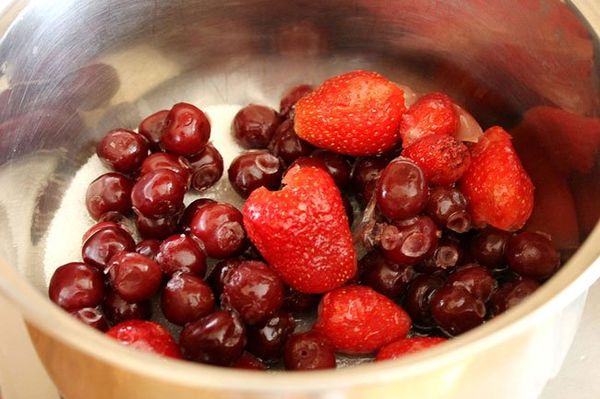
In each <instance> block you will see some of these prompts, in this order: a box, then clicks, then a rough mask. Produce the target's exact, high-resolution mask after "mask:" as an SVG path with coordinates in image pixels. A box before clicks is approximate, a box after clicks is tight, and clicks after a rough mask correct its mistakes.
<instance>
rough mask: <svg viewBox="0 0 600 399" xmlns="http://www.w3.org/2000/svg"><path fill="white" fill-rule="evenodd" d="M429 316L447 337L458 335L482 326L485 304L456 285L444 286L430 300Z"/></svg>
mask: <svg viewBox="0 0 600 399" xmlns="http://www.w3.org/2000/svg"><path fill="white" fill-rule="evenodd" d="M431 315H432V316H433V319H434V320H435V321H436V323H437V324H438V326H439V327H440V328H441V329H442V330H444V331H445V332H446V333H448V334H449V335H458V334H461V333H464V332H466V331H469V330H471V329H472V328H474V327H477V326H478V325H480V324H482V323H483V321H484V320H485V315H486V308H485V303H484V302H483V301H482V300H481V299H479V298H477V297H476V296H475V295H473V294H471V293H470V292H469V291H468V290H467V289H466V288H464V287H462V286H458V285H446V286H444V287H442V288H440V289H439V290H437V292H436V293H435V294H434V295H433V297H432V298H431Z"/></svg>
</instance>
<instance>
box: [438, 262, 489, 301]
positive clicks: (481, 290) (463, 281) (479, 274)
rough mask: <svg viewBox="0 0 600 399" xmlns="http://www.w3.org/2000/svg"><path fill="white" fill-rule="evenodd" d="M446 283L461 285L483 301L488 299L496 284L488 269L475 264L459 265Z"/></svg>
mask: <svg viewBox="0 0 600 399" xmlns="http://www.w3.org/2000/svg"><path fill="white" fill-rule="evenodd" d="M447 284H449V285H455V286H460V287H463V288H465V289H466V290H467V291H469V292H470V293H471V294H472V295H473V296H475V297H476V298H478V299H480V300H482V301H483V302H487V301H489V299H490V297H491V296H492V292H494V290H495V289H496V287H497V286H498V282H497V281H496V279H495V278H494V277H493V276H492V274H491V273H490V272H489V270H488V269H487V268H485V267H483V266H479V265H477V264H470V265H465V266H463V267H461V268H460V269H459V270H457V271H455V272H454V273H452V274H451V275H450V276H449V277H448V282H447Z"/></svg>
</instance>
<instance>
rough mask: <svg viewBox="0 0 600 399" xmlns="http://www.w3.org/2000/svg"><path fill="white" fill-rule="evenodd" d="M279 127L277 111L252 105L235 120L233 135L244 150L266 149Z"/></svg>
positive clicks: (243, 110)
mask: <svg viewBox="0 0 600 399" xmlns="http://www.w3.org/2000/svg"><path fill="white" fill-rule="evenodd" d="M277 126H279V115H278V114H277V111H275V110H274V109H272V108H269V107H265V106H263V105H256V104H250V105H247V106H245V107H244V108H242V109H241V110H239V112H238V113H237V114H236V115H235V117H234V118H233V127H232V133H233V137H234V138H235V141H237V143H238V144H239V145H241V146H242V147H244V148H248V149H251V148H266V147H267V145H268V144H269V142H270V141H271V138H272V137H273V134H274V133H275V130H276V129H277Z"/></svg>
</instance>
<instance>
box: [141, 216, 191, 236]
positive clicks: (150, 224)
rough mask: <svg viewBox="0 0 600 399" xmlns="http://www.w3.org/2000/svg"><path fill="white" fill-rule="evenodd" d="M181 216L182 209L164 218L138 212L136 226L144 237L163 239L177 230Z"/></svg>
mask: <svg viewBox="0 0 600 399" xmlns="http://www.w3.org/2000/svg"><path fill="white" fill-rule="evenodd" d="M180 216H181V211H178V212H177V213H175V214H173V215H169V216H166V217H163V218H149V217H146V216H144V215H140V214H139V213H136V215H135V226H136V227H137V230H138V232H139V233H140V236H141V237H142V238H144V239H157V240H162V239H163V238H166V237H168V236H170V235H172V234H173V233H175V231H177V227H178V225H179V219H180Z"/></svg>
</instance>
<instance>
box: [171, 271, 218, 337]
mask: <svg viewBox="0 0 600 399" xmlns="http://www.w3.org/2000/svg"><path fill="white" fill-rule="evenodd" d="M160 306H161V309H162V311H163V314H164V315H165V317H166V318H167V320H169V321H170V322H171V323H174V324H177V325H180V326H183V325H184V324H186V323H189V322H192V321H195V320H198V319H199V318H201V317H204V316H206V315H208V314H209V313H210V312H212V310H213V308H214V306H215V297H214V295H213V293H212V290H211V289H210V287H209V286H208V284H206V283H205V282H204V281H203V280H202V279H201V278H199V277H198V276H194V275H192V274H189V273H175V274H174V275H173V276H172V277H171V278H170V279H169V281H168V282H167V285H166V286H165V288H164V289H163V292H162V295H161V302H160Z"/></svg>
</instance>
